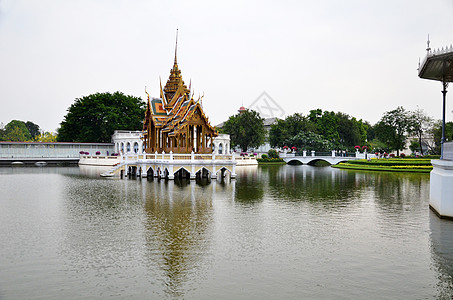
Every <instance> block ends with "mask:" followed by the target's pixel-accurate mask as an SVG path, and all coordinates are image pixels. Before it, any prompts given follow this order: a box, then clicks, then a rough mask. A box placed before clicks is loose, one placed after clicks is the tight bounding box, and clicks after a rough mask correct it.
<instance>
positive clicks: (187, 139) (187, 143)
mask: <svg viewBox="0 0 453 300" xmlns="http://www.w3.org/2000/svg"><path fill="white" fill-rule="evenodd" d="M186 132H187V133H186V153H188V152H189V126H187V130H186Z"/></svg>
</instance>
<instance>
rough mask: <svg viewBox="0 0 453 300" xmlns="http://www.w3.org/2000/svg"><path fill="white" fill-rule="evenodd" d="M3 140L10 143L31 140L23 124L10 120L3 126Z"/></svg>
mask: <svg viewBox="0 0 453 300" xmlns="http://www.w3.org/2000/svg"><path fill="white" fill-rule="evenodd" d="M3 139H4V140H5V141H12V142H25V141H30V140H31V135H30V132H29V131H28V129H27V127H26V126H25V123H24V122H22V121H19V120H12V121H11V122H9V123H8V124H6V126H5V131H4V134H3Z"/></svg>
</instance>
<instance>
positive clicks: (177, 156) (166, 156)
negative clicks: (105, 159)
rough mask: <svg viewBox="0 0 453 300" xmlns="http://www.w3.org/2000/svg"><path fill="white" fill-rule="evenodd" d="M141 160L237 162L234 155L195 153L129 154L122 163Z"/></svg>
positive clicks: (122, 159)
mask: <svg viewBox="0 0 453 300" xmlns="http://www.w3.org/2000/svg"><path fill="white" fill-rule="evenodd" d="M139 160H167V161H173V160H191V161H193V160H235V158H234V155H232V154H217V155H216V154H214V153H213V154H195V153H193V152H192V153H189V154H188V153H172V152H170V153H165V152H162V153H157V152H155V153H154V154H153V153H144V154H135V153H127V154H124V155H123V156H121V161H124V162H133V161H139Z"/></svg>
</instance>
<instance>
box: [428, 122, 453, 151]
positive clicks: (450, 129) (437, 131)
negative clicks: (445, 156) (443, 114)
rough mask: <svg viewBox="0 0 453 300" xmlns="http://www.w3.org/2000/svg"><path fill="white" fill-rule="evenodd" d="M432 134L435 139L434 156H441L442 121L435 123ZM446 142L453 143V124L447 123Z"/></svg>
mask: <svg viewBox="0 0 453 300" xmlns="http://www.w3.org/2000/svg"><path fill="white" fill-rule="evenodd" d="M431 134H432V136H433V138H434V145H433V147H432V148H431V152H432V154H438V155H439V154H440V148H441V140H442V121H440V120H439V121H437V122H435V123H434V125H433V128H432V129H431ZM445 141H446V142H450V141H453V122H446V123H445Z"/></svg>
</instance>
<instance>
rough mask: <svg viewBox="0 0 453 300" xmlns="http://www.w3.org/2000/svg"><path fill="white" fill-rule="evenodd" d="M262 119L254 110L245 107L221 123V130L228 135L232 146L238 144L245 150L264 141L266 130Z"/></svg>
mask: <svg viewBox="0 0 453 300" xmlns="http://www.w3.org/2000/svg"><path fill="white" fill-rule="evenodd" d="M263 121H264V119H263V118H261V117H260V115H259V114H258V113H257V112H256V111H254V110H249V109H247V110H245V111H242V112H240V113H238V114H236V115H234V116H231V117H230V118H229V119H228V120H227V121H226V122H225V124H224V125H223V131H224V132H226V133H228V134H229V135H230V138H231V145H232V146H233V147H236V146H240V147H241V149H242V151H244V152H246V151H247V149H248V148H250V147H253V148H254V147H259V146H260V145H262V144H263V143H264V139H265V137H266V130H265V129H264V123H263Z"/></svg>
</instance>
